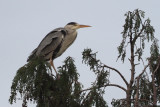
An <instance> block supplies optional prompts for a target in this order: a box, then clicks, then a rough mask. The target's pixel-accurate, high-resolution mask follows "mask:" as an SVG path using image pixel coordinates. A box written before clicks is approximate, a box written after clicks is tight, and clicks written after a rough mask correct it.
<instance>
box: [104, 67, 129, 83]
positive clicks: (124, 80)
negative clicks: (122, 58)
mask: <svg viewBox="0 0 160 107" xmlns="http://www.w3.org/2000/svg"><path fill="white" fill-rule="evenodd" d="M104 67H106V68H109V69H111V70H113V71H116V72H117V73H118V74H119V75H120V77H121V78H122V79H123V81H124V82H125V84H126V85H127V86H128V82H127V81H126V79H125V78H124V76H123V75H122V74H121V73H120V71H118V70H117V69H115V68H113V67H110V66H107V65H105V64H104Z"/></svg>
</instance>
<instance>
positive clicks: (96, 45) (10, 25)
mask: <svg viewBox="0 0 160 107" xmlns="http://www.w3.org/2000/svg"><path fill="white" fill-rule="evenodd" d="M137 8H138V9H140V10H143V11H145V13H146V14H145V16H146V17H145V18H148V17H149V18H150V19H151V24H152V25H153V26H154V28H155V31H156V32H155V37H157V38H158V39H159V40H160V37H159V35H160V14H159V11H160V1H159V0H25V1H24V0H0V37H1V39H0V49H1V51H0V66H1V67H0V72H1V75H0V86H1V87H0V107H21V103H22V101H21V100H20V101H17V103H16V104H13V105H10V104H9V102H8V99H9V96H10V87H11V83H12V80H13V78H14V76H15V74H16V71H17V69H19V68H20V67H21V66H23V65H24V64H26V60H27V57H28V56H29V54H30V53H31V52H32V50H33V49H34V48H36V47H37V45H38V44H39V43H40V41H41V40H42V39H43V37H44V36H45V35H46V34H47V33H48V32H50V31H51V30H53V29H55V28H57V27H63V26H65V25H66V24H67V23H68V22H72V21H74V22H78V23H79V24H86V25H91V26H92V27H91V28H86V29H79V30H78V37H77V39H76V41H75V42H74V43H73V45H72V46H71V47H70V48H69V49H67V51H66V52H65V53H64V54H63V55H62V56H61V57H59V58H57V59H56V60H55V61H54V63H55V66H56V67H58V66H61V65H62V64H63V60H64V59H65V58H66V57H67V56H72V57H73V58H74V59H75V63H76V65H77V69H78V72H79V74H80V81H81V82H82V84H83V85H84V88H87V87H90V86H91V82H93V81H94V80H95V76H94V73H92V72H91V71H89V67H87V66H86V65H84V64H82V55H81V53H82V51H83V50H84V49H85V48H91V49H92V50H93V51H94V52H98V54H97V58H98V59H100V60H101V61H102V62H103V63H105V64H107V65H109V66H112V67H115V68H117V69H119V70H120V71H121V72H122V74H123V75H124V76H125V77H126V78H127V80H129V78H130V72H129V71H130V70H129V67H130V65H129V64H128V62H126V63H124V64H123V63H122V62H121V61H120V60H119V61H118V62H116V59H117V56H118V51H117V47H118V46H119V44H120V42H121V39H122V36H121V32H122V30H123V27H122V26H123V24H124V19H125V17H124V14H125V13H126V12H127V11H133V10H135V9H137ZM110 80H111V83H117V84H120V85H124V83H123V81H122V80H121V78H120V77H119V76H118V75H116V74H115V73H112V71H111V75H110ZM124 87H125V86H124ZM124 97H125V93H124V92H123V91H121V90H119V89H117V88H114V87H110V88H109V87H108V88H106V94H105V99H106V101H107V102H108V104H109V105H110V101H111V100H112V98H124ZM29 107H35V105H34V104H32V103H29Z"/></svg>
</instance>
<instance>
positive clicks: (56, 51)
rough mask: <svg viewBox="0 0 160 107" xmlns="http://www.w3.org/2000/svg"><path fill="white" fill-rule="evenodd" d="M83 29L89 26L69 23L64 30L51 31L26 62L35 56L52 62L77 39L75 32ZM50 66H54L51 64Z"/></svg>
mask: <svg viewBox="0 0 160 107" xmlns="http://www.w3.org/2000/svg"><path fill="white" fill-rule="evenodd" d="M83 27H90V26H88V25H79V24H77V23H75V22H70V23H68V24H67V25H66V26H65V27H64V28H57V29H55V30H53V31H51V32H50V33H48V34H47V35H46V36H45V37H44V39H43V40H42V41H41V42H40V44H39V45H38V47H37V48H36V49H34V50H33V52H32V53H31V55H30V56H29V57H28V60H27V61H30V60H31V59H33V58H34V57H36V56H38V57H43V58H44V59H45V60H46V61H48V60H51V61H52V60H54V59H55V58H57V57H59V56H60V55H61V54H63V53H64V52H65V50H66V49H67V48H68V47H69V46H70V45H71V44H72V43H73V42H74V41H75V39H76V37H77V31H76V30H77V29H79V28H83ZM51 65H52V66H54V65H53V64H51Z"/></svg>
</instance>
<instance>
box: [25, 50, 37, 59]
mask: <svg viewBox="0 0 160 107" xmlns="http://www.w3.org/2000/svg"><path fill="white" fill-rule="evenodd" d="M36 52H37V48H36V49H34V50H33V51H32V53H31V55H30V56H29V57H28V59H27V62H29V61H30V60H32V59H33V58H35V57H36Z"/></svg>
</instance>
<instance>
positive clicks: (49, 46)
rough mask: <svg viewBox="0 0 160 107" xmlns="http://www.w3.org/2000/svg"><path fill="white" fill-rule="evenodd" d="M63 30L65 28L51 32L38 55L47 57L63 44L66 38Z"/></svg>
mask: <svg viewBox="0 0 160 107" xmlns="http://www.w3.org/2000/svg"><path fill="white" fill-rule="evenodd" d="M63 30H64V28H57V29H55V30H53V31H52V32H50V33H49V34H48V35H47V36H46V37H45V38H44V39H43V40H42V41H41V43H40V44H39V46H38V48H37V52H36V54H37V55H42V56H45V55H46V54H48V53H50V52H52V51H54V50H55V49H56V48H57V47H58V46H59V45H60V44H61V43H62V40H63V38H64V36H65V35H64V33H63V32H64V31H63ZM62 31H63V32H62Z"/></svg>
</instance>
